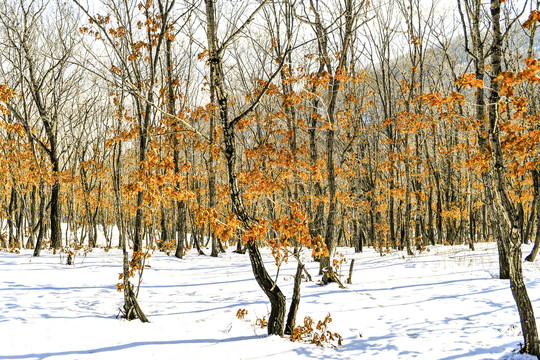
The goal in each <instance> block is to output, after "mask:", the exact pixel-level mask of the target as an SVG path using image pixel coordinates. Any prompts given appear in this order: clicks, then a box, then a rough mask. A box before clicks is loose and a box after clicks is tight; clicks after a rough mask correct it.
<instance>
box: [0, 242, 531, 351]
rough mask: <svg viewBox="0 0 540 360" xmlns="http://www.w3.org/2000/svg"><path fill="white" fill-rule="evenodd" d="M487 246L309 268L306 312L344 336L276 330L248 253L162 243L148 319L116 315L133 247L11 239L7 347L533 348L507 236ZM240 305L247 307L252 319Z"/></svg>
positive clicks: (4, 281)
mask: <svg viewBox="0 0 540 360" xmlns="http://www.w3.org/2000/svg"><path fill="white" fill-rule="evenodd" d="M477 248H478V250H477V251H476V252H470V251H469V250H467V248H466V247H443V246H441V247H435V248H430V251H429V252H424V253H422V254H419V255H417V256H414V257H407V256H406V255H405V256H404V254H403V253H401V252H395V253H392V254H388V255H386V256H384V257H380V256H379V255H378V254H376V253H375V252H374V251H373V249H367V250H366V251H365V253H363V254H354V253H353V251H352V250H351V249H340V251H341V252H342V253H343V254H344V255H345V257H346V258H347V259H348V260H350V259H352V258H354V259H356V262H355V268H354V274H353V284H352V285H348V286H347V289H344V290H342V289H339V288H338V286H337V285H336V284H330V285H328V286H324V287H321V286H318V285H317V284H316V283H315V282H310V283H306V282H303V283H302V300H301V304H300V309H299V314H298V318H297V323H302V322H303V318H304V316H306V315H308V316H310V317H312V318H313V319H314V320H319V319H321V320H322V319H323V318H324V317H325V316H326V314H327V313H329V312H330V313H331V316H332V318H333V321H332V322H331V323H330V325H329V329H330V330H331V331H335V332H338V333H340V334H341V335H342V336H343V338H344V341H343V346H341V347H340V348H337V349H332V348H319V347H316V346H314V345H310V344H301V343H293V342H290V341H289V340H288V339H287V338H279V337H275V336H273V337H268V336H266V335H265V334H266V329H260V327H257V326H256V324H255V323H256V318H257V317H259V318H261V317H263V316H267V314H268V312H269V304H268V302H267V299H266V297H265V296H264V294H263V292H262V291H261V290H260V289H259V287H258V285H257V283H256V282H255V280H254V279H253V276H252V273H251V267H250V265H249V259H248V256H247V255H239V254H233V253H227V254H222V255H220V257H219V258H217V259H215V258H210V257H207V256H198V255H196V253H195V252H190V253H188V254H187V256H186V258H185V259H184V260H178V259H176V258H174V257H168V256H167V255H165V254H163V253H158V252H156V253H154V254H153V256H152V257H151V258H150V259H149V265H150V266H151V268H149V269H147V270H146V271H145V273H144V279H143V285H142V289H141V293H140V296H139V300H140V304H141V307H142V308H143V310H144V311H145V312H146V314H147V316H148V317H149V320H150V323H149V324H142V323H140V322H139V321H132V322H128V321H125V320H121V319H117V318H116V316H117V314H118V308H119V307H120V306H121V305H122V295H121V293H119V292H117V291H116V287H115V285H116V283H117V281H118V280H117V279H118V273H120V272H121V252H120V251H118V250H111V251H110V252H105V251H104V250H102V249H95V250H94V251H93V252H91V253H89V254H88V256H87V257H86V258H83V257H82V256H79V257H77V258H76V259H75V265H74V266H66V265H63V264H62V263H61V259H60V256H59V255H53V254H52V253H51V252H49V251H43V253H42V254H43V255H42V257H40V258H32V257H31V253H30V252H28V251H23V252H22V253H21V254H10V253H6V252H2V253H0V345H1V346H0V360H2V359H66V360H67V359H128V358H129V359H210V358H213V359H281V360H283V359H446V360H452V359H532V357H530V356H525V355H520V354H519V353H518V352H517V351H516V350H517V349H519V343H520V341H522V337H521V335H520V326H519V318H518V315H517V310H516V308H515V305H514V301H513V299H512V295H511V292H510V289H509V285H508V282H507V281H504V280H498V279H497V278H496V275H497V255H496V246H495V244H478V245H477ZM523 250H524V252H525V254H527V252H528V251H529V250H530V248H529V247H528V246H525V247H524V249H523ZM263 254H264V255H265V258H266V259H267V260H268V262H267V263H268V266H269V268H270V269H271V271H272V274H275V267H274V265H272V260H271V258H270V256H269V255H268V254H267V253H266V252H264V251H263ZM348 267H349V264H348V263H347V264H345V265H344V269H343V270H344V271H343V272H344V274H346V273H347V272H348ZM307 268H308V270H309V272H310V273H311V274H312V275H313V276H314V279H315V280H317V279H318V277H316V276H315V275H317V270H318V263H314V262H309V260H307ZM295 270H296V264H295V262H294V260H291V262H290V264H287V265H285V266H284V267H283V268H282V269H281V271H280V273H279V286H280V287H281V289H282V290H283V291H284V293H285V294H286V295H287V299H288V300H290V296H291V294H292V284H293V278H292V277H293V275H294V273H295ZM524 272H525V276H526V283H527V286H528V289H529V295H530V297H531V299H532V301H533V304H534V307H535V311H536V315H537V318H538V315H540V282H539V275H540V265H539V263H538V260H537V262H535V263H532V264H531V263H524ZM344 278H345V276H344ZM238 309H246V310H247V311H248V314H247V315H246V316H245V319H243V320H241V319H238V318H237V317H236V313H237V311H238Z"/></svg>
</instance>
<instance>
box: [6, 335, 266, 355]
mask: <svg viewBox="0 0 540 360" xmlns="http://www.w3.org/2000/svg"><path fill="white" fill-rule="evenodd" d="M259 338H260V336H257V335H251V336H237V337H232V338H227V339H186V340H171V341H138V342H132V343H129V344H123V345H114V346H106V347H102V348H95V349H87V350H68V351H58V352H48V353H47V352H45V353H29V354H22V355H0V360H8V359H9V360H15V359H34V358H38V359H46V358H48V357H52V356H75V355H88V354H99V353H106V352H109V351H119V350H126V349H131V348H135V347H140V346H152V345H190V344H191V345H193V344H218V343H229V342H237V341H246V340H255V339H259Z"/></svg>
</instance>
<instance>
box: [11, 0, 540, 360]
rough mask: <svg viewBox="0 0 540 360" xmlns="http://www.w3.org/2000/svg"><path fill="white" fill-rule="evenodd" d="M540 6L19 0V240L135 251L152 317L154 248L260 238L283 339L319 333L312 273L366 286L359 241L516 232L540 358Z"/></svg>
mask: <svg viewBox="0 0 540 360" xmlns="http://www.w3.org/2000/svg"><path fill="white" fill-rule="evenodd" d="M538 6H539V2H538V1H535V0H528V1H513V0H506V1H504V0H489V1H480V0H456V1H454V2H447V1H442V0H432V1H428V0H390V1H382V0H372V1H370V0H304V1H301V0H247V1H218V0H204V1H200V0H147V1H144V0H122V1H116V0H95V1H85V0H69V1H60V0H5V1H3V2H2V4H0V114H1V117H0V152H1V155H0V184H1V185H0V204H1V206H0V219H1V220H2V223H1V224H2V228H1V231H0V248H1V249H2V250H3V251H5V252H7V253H16V254H18V253H21V254H23V253H24V254H31V255H32V257H36V258H37V257H40V255H43V254H44V253H45V254H60V255H61V256H62V257H63V259H64V263H65V265H66V266H67V265H72V264H73V263H74V262H75V258H76V257H79V258H80V257H81V256H82V254H84V256H86V254H87V253H89V252H92V250H93V249H95V248H100V249H105V251H109V250H111V251H114V250H115V249H118V256H119V257H121V259H122V260H121V267H120V268H119V271H120V272H121V273H120V276H119V277H120V279H119V280H118V281H119V282H118V285H117V289H118V291H120V292H121V293H122V294H123V295H122V296H120V295H118V298H119V299H120V298H121V299H122V302H123V306H122V314H121V315H122V317H124V318H126V319H128V320H134V319H139V320H141V321H143V322H147V321H148V320H149V319H148V318H147V316H146V314H145V311H144V306H141V305H140V304H139V302H138V301H137V298H138V294H139V289H142V288H144V284H145V283H146V281H145V280H144V279H143V276H142V275H143V272H144V271H146V270H145V269H146V268H147V266H148V265H147V261H149V260H148V258H149V256H150V255H151V253H154V252H156V253H161V252H162V253H165V254H166V255H167V256H170V257H171V259H178V261H180V260H181V259H184V258H185V257H186V254H187V253H188V252H190V251H195V252H196V253H197V254H198V255H199V256H201V257H202V256H209V260H208V263H209V264H211V260H210V259H211V258H219V257H220V256H222V255H223V254H227V253H231V252H233V251H234V253H237V254H244V255H243V256H245V257H247V258H248V259H249V263H250V265H251V270H252V276H253V278H254V280H255V281H256V282H257V284H258V286H259V288H260V291H262V293H264V295H265V299H266V301H267V303H268V304H269V309H270V314H269V316H268V319H264V321H265V322H266V324H263V325H264V326H265V327H266V328H267V333H268V335H278V336H280V337H283V336H290V337H291V338H294V337H296V338H297V339H301V338H302V336H303V335H304V334H305V332H306V331H307V330H306V328H305V327H302V326H298V324H297V319H296V314H297V311H298V308H299V306H300V305H299V304H300V298H301V283H302V281H305V280H306V279H307V278H311V276H312V275H313V276H319V277H320V276H322V278H321V280H320V281H321V282H322V283H324V284H327V283H334V282H337V283H338V284H339V286H340V287H344V283H345V282H346V281H345V278H340V276H339V275H338V269H339V268H340V266H342V265H343V266H345V265H344V264H343V262H344V261H343V255H342V254H341V253H340V251H339V249H342V248H352V249H354V253H363V252H365V251H366V250H370V251H375V252H376V253H377V254H378V256H379V257H381V259H382V260H381V261H382V263H384V257H385V256H390V255H391V254H393V253H399V254H402V255H399V256H402V257H403V259H405V258H406V257H414V256H419V255H420V254H423V253H425V252H427V251H430V249H434V248H438V247H442V246H446V247H456V246H466V247H467V249H468V250H467V251H469V252H470V253H471V254H472V256H474V253H475V251H477V250H475V249H477V247H478V246H479V244H484V243H494V244H496V249H497V254H498V260H497V261H498V264H497V265H498V269H497V270H498V274H497V277H498V278H499V279H507V280H509V284H510V289H508V290H509V292H511V294H512V296H513V299H514V301H515V306H516V308H517V311H518V314H519V321H520V326H521V336H522V344H523V347H522V349H521V351H522V352H524V353H528V354H531V355H534V356H537V357H539V358H540V340H539V338H538V330H537V326H536V318H535V314H534V310H533V302H531V298H530V297H529V295H528V292H527V288H526V285H525V284H526V281H525V280H524V275H523V269H522V267H523V255H526V254H522V247H523V246H524V244H525V245H528V244H531V246H532V249H530V253H529V254H528V256H526V258H525V259H526V261H527V262H535V261H537V260H535V259H536V256H537V253H538V249H539V247H540V153H539V150H540V148H539V144H540V95H539V94H540V92H539V84H540V78H539V77H538V75H537V74H538V72H539V71H540V61H539V59H538V51H539V43H538V38H539V36H538V34H537V29H538V26H539V22H540V9H539V8H538ZM100 239H101V240H100ZM527 249H529V247H527ZM265 254H270V255H271V259H272V263H273V265H272V266H273V267H272V270H269V266H268V262H265V258H264V256H266V255H265ZM357 259H361V257H360V258H357ZM216 261H217V260H216ZM306 262H310V263H311V262H316V263H317V264H318V265H317V267H318V274H317V273H316V272H315V273H313V271H311V274H310V272H308V270H307V269H306V266H307V265H308V264H306ZM289 263H290V264H294V266H295V269H296V272H295V275H294V286H293V290H294V291H293V294H292V296H291V299H290V301H288V300H287V298H286V296H285V295H284V293H283V292H282V291H281V289H280V286H279V285H278V283H277V278H278V276H279V272H280V269H281V267H282V266H285V264H289ZM347 266H348V265H347ZM353 266H354V263H350V274H349V280H350V277H351V274H352V272H353ZM274 268H275V269H277V270H274ZM347 270H348V269H347ZM111 281H114V279H111ZM141 284H143V285H141ZM141 286H142V287H141ZM143 291H144V290H143ZM533 300H534V299H533ZM287 304H289V308H288V309H287ZM238 316H239V317H242V314H240V313H239V314H238ZM516 321H517V319H516ZM323 326H326V320H325V322H323ZM338 336H339V335H338V334H336V336H335V337H336V338H338ZM329 338H333V333H330V335H329ZM332 340H333V339H332ZM326 341H330V339H326ZM322 342H324V341H322ZM314 343H316V342H314Z"/></svg>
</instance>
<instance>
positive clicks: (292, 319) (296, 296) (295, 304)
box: [285, 262, 304, 335]
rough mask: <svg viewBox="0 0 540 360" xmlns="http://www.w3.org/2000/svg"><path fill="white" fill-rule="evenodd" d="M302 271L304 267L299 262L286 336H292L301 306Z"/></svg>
mask: <svg viewBox="0 0 540 360" xmlns="http://www.w3.org/2000/svg"><path fill="white" fill-rule="evenodd" d="M302 271H304V265H303V264H302V263H300V262H298V265H297V266H296V274H295V275H294V288H293V296H292V300H291V306H290V307H289V314H288V315H287V325H286V326H285V335H291V334H292V331H293V330H294V327H295V325H296V313H297V312H298V306H299V305H300V284H301V283H302Z"/></svg>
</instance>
